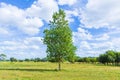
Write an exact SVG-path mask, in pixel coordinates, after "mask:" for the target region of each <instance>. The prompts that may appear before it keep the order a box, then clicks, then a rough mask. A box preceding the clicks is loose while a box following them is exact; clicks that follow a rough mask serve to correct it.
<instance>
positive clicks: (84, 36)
mask: <svg viewBox="0 0 120 80" xmlns="http://www.w3.org/2000/svg"><path fill="white" fill-rule="evenodd" d="M92 37H93V36H92V35H91V34H90V33H89V32H88V31H87V30H85V29H83V28H80V27H79V28H78V31H77V32H73V38H74V41H75V42H76V41H77V42H79V41H81V40H91V39H92Z"/></svg>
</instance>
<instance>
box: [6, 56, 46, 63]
mask: <svg viewBox="0 0 120 80" xmlns="http://www.w3.org/2000/svg"><path fill="white" fill-rule="evenodd" d="M7 61H11V62H24V61H25V62H30V61H33V62H46V61H47V58H31V59H28V58H26V59H21V60H20V59H16V58H14V57H11V58H10V59H9V60H7Z"/></svg>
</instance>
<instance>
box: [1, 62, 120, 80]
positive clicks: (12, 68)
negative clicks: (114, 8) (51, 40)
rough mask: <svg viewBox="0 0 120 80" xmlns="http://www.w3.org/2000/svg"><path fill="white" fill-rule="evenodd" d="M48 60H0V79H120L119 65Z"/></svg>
mask: <svg viewBox="0 0 120 80" xmlns="http://www.w3.org/2000/svg"><path fill="white" fill-rule="evenodd" d="M57 66H58V65H57V63H49V62H14V63H11V62H0V80H120V67H115V66H103V65H101V66H100V65H96V64H79V63H75V64H70V63H63V64H62V71H56V69H57Z"/></svg>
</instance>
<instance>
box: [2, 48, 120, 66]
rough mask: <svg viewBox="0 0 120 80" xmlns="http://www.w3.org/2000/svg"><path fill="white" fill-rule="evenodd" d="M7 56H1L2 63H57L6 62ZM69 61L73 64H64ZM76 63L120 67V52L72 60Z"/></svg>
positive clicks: (43, 60)
mask: <svg viewBox="0 0 120 80" xmlns="http://www.w3.org/2000/svg"><path fill="white" fill-rule="evenodd" d="M5 58H6V55H5V54H0V61H11V62H23V61H26V62H30V61H33V62H56V61H55V59H54V58H53V59H51V58H50V59H49V58H32V59H28V58H26V59H24V60H23V59H22V60H19V59H16V58H14V57H11V58H10V59H8V60H6V59H5ZM65 61H68V62H71V60H70V61H69V60H63V62H65ZM74 62H80V63H102V64H105V65H119V63H120V52H117V51H113V50H108V51H106V52H105V53H104V54H100V55H99V56H98V57H78V56H76V57H75V58H74V61H73V60H72V63H74Z"/></svg>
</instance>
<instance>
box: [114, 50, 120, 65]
mask: <svg viewBox="0 0 120 80" xmlns="http://www.w3.org/2000/svg"><path fill="white" fill-rule="evenodd" d="M115 56H116V58H115V63H116V65H118V64H119V63H120V52H115Z"/></svg>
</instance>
